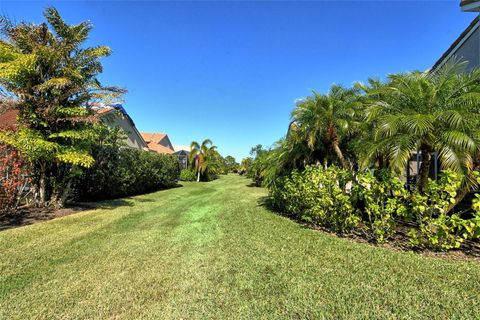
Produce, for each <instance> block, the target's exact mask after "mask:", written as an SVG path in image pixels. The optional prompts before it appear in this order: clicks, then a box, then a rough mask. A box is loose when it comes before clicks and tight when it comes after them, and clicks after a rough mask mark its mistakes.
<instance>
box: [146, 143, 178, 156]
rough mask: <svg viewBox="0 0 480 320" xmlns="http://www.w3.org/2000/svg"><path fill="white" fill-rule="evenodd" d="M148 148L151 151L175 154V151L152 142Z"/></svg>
mask: <svg viewBox="0 0 480 320" xmlns="http://www.w3.org/2000/svg"><path fill="white" fill-rule="evenodd" d="M147 148H148V149H149V150H152V151H155V152H158V153H166V154H174V153H175V151H174V150H173V149H170V148H167V147H164V146H162V145H161V144H158V143H156V142H150V143H148V144H147Z"/></svg>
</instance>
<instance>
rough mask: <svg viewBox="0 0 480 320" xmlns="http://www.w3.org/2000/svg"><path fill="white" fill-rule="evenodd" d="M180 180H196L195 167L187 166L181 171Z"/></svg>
mask: <svg viewBox="0 0 480 320" xmlns="http://www.w3.org/2000/svg"><path fill="white" fill-rule="evenodd" d="M180 180H182V181H196V180H197V174H196V173H195V170H194V169H191V168H186V169H183V170H182V171H181V172H180Z"/></svg>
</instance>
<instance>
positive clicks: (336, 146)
mask: <svg viewBox="0 0 480 320" xmlns="http://www.w3.org/2000/svg"><path fill="white" fill-rule="evenodd" d="M332 147H333V151H334V152H335V155H336V156H337V158H338V160H340V163H341V165H342V167H343V169H348V168H349V167H350V166H349V164H348V162H347V160H345V157H344V156H343V153H342V150H340V146H339V144H338V140H333V141H332Z"/></svg>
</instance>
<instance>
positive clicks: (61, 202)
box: [55, 182, 72, 209]
mask: <svg viewBox="0 0 480 320" xmlns="http://www.w3.org/2000/svg"><path fill="white" fill-rule="evenodd" d="M71 186H72V184H71V182H68V183H67V185H66V186H65V188H63V190H62V192H61V194H60V196H59V197H57V198H56V199H55V208H56V209H60V208H63V207H64V206H65V202H66V201H67V198H68V196H69V195H70V191H71V190H72V187H71Z"/></svg>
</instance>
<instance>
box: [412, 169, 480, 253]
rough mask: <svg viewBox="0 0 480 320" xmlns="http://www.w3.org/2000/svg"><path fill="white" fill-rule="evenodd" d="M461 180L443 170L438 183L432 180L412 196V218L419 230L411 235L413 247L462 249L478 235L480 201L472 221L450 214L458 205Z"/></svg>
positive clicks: (458, 176)
mask: <svg viewBox="0 0 480 320" xmlns="http://www.w3.org/2000/svg"><path fill="white" fill-rule="evenodd" d="M460 184H461V177H460V175H458V174H457V173H455V172H453V171H450V170H446V171H443V172H442V174H441V177H440V179H439V180H438V181H434V180H429V181H428V183H427V185H426V187H425V188H424V190H423V194H420V193H419V192H418V191H415V192H413V193H412V195H411V197H410V198H409V200H410V203H409V204H410V206H411V212H412V214H413V218H414V219H415V220H416V221H417V222H418V224H419V225H418V228H412V229H410V231H409V233H408V236H409V237H410V244H411V245H412V246H414V247H421V248H432V249H436V250H448V249H452V248H459V247H460V245H461V244H462V242H463V241H465V240H466V239H472V238H474V237H475V236H478V232H480V231H478V230H480V215H479V214H478V212H479V211H478V210H477V207H479V206H478V202H474V205H473V208H475V209H476V211H475V213H474V217H473V219H464V218H462V217H461V215H460V214H457V213H453V214H449V213H448V209H449V207H450V206H451V204H454V203H455V201H456V200H455V197H456V196H457V190H458V189H459V187H460Z"/></svg>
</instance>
